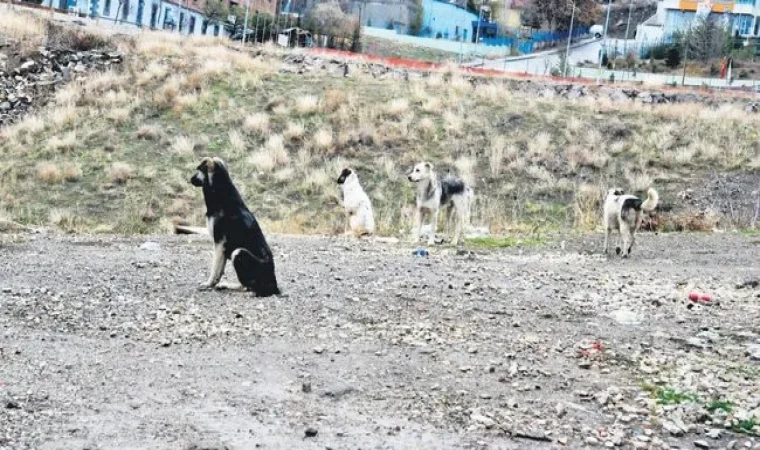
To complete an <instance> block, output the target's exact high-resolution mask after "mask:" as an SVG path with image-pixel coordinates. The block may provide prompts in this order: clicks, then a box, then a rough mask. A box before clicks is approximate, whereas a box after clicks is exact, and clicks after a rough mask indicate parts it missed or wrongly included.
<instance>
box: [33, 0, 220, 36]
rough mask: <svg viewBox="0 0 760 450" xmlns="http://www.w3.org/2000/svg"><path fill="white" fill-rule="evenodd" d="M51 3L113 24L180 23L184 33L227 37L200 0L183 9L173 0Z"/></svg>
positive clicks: (67, 0)
mask: <svg viewBox="0 0 760 450" xmlns="http://www.w3.org/2000/svg"><path fill="white" fill-rule="evenodd" d="M51 1H52V2H53V7H55V8H58V9H63V10H68V11H72V12H76V13H82V14H87V15H88V16H90V17H94V18H95V17H97V18H100V19H101V20H113V21H114V23H125V24H131V25H136V26H140V27H149V28H156V29H168V30H175V29H176V28H175V27H176V26H177V25H178V24H179V23H181V24H182V25H181V27H180V31H181V32H182V34H195V35H203V34H206V35H214V36H218V35H221V34H224V27H223V26H222V24H221V23H219V22H211V21H208V20H206V17H205V16H204V15H203V13H202V10H200V9H199V8H197V7H195V5H197V4H198V1H197V0H185V1H183V2H182V6H181V7H180V5H179V4H178V3H177V2H175V1H170V0H122V1H121V2H120V0H43V2H42V4H43V5H44V6H50V2H51Z"/></svg>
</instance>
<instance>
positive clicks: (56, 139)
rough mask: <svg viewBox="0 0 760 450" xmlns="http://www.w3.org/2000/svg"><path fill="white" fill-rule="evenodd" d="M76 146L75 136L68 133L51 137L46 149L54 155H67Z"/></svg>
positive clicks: (71, 132) (72, 133) (74, 133)
mask: <svg viewBox="0 0 760 450" xmlns="http://www.w3.org/2000/svg"><path fill="white" fill-rule="evenodd" d="M76 145H77V134H76V132H75V131H70V132H68V133H66V134H64V135H62V136H58V135H55V136H53V137H51V138H50V139H49V140H48V142H47V148H48V150H50V151H51V152H55V153H67V152H70V151H71V150H73V149H74V147H76Z"/></svg>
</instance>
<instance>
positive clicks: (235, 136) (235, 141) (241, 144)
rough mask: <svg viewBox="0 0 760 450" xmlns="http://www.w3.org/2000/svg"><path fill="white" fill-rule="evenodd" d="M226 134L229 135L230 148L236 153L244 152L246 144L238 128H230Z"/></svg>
mask: <svg viewBox="0 0 760 450" xmlns="http://www.w3.org/2000/svg"><path fill="white" fill-rule="evenodd" d="M227 135H228V136H229V140H230V147H231V148H232V150H234V151H235V152H236V153H243V152H245V149H246V147H247V146H248V144H247V142H246V140H245V137H244V136H243V133H241V132H240V131H238V130H230V131H229V133H228V134H227Z"/></svg>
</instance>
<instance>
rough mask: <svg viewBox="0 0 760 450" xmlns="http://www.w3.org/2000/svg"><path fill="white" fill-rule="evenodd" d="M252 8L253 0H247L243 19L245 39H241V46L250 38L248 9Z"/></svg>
mask: <svg viewBox="0 0 760 450" xmlns="http://www.w3.org/2000/svg"><path fill="white" fill-rule="evenodd" d="M250 9H251V0H245V19H244V20H243V40H241V41H240V46H241V47H242V46H244V45H245V42H246V41H247V40H248V11H249V10H250Z"/></svg>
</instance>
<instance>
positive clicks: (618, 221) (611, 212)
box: [603, 188, 660, 258]
mask: <svg viewBox="0 0 760 450" xmlns="http://www.w3.org/2000/svg"><path fill="white" fill-rule="evenodd" d="M659 200H660V196H659V194H658V193H657V191H655V190H654V188H649V190H648V191H647V199H646V200H643V201H642V200H641V199H640V198H638V197H636V196H635V195H626V194H625V193H624V192H623V190H622V189H618V188H612V189H610V190H609V191H608V192H607V198H606V199H605V201H604V217H603V219H604V253H605V254H607V251H608V250H609V239H610V234H611V233H612V230H618V231H619V232H620V239H621V240H622V241H623V242H622V244H623V247H622V249H621V248H620V247H617V253H618V254H621V255H622V257H623V258H626V257H628V255H630V254H631V250H632V249H633V243H634V241H635V235H636V231H638V229H639V226H641V220H642V219H643V217H642V214H641V213H642V211H644V212H650V211H653V210H654V209H655V208H656V207H657V203H658V202H659Z"/></svg>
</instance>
